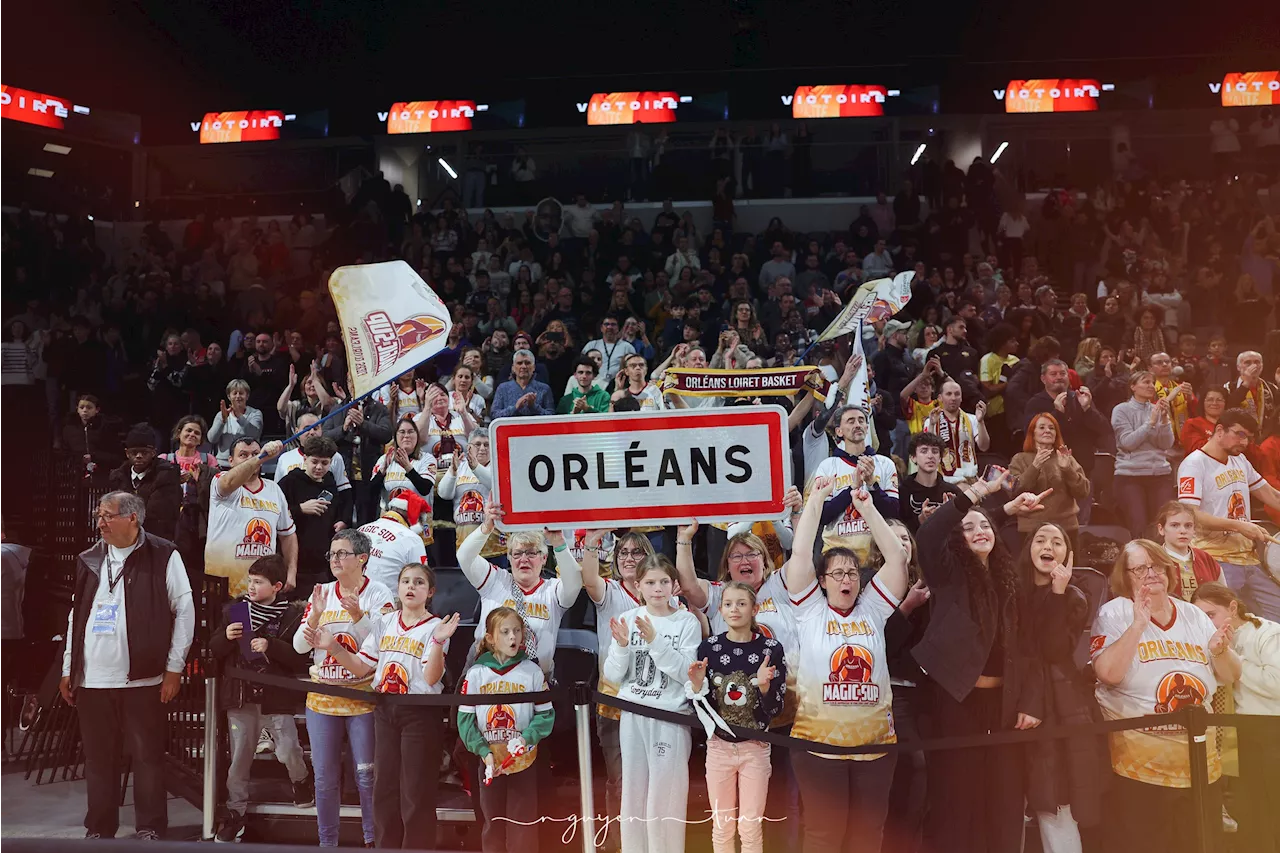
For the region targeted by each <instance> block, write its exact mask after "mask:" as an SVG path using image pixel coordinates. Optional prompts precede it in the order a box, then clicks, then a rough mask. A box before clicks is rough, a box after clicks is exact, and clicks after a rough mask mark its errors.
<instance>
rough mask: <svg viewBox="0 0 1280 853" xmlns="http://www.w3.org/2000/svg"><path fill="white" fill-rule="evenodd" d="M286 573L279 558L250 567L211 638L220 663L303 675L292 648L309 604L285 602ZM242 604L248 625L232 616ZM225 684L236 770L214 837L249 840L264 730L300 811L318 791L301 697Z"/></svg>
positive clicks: (303, 663)
mask: <svg viewBox="0 0 1280 853" xmlns="http://www.w3.org/2000/svg"><path fill="white" fill-rule="evenodd" d="M286 575H287V570H286V569H285V565H284V560H283V559H281V558H280V557H279V556H278V555H275V554H272V555H269V556H266V557H260V558H258V559H257V560H255V561H254V563H253V565H252V566H250V567H249V572H248V584H249V589H248V592H247V593H246V594H245V596H244V597H243V598H241V599H239V600H237V601H233V602H230V603H228V604H225V605H223V607H222V619H221V620H220V622H219V624H218V626H217V627H216V628H215V629H214V630H213V631H212V632H211V633H210V635H209V650H210V651H211V652H212V653H213V655H214V657H215V659H217V660H218V661H219V662H221V663H222V665H223V666H238V667H241V668H243V669H252V670H255V671H257V672H263V673H268V674H271V675H281V676H286V677H287V676H293V675H298V674H300V673H303V672H305V671H306V669H307V657H306V656H305V655H300V654H298V653H297V652H295V651H294V650H293V634H294V632H295V631H297V630H298V623H300V622H301V621H302V614H303V611H304V610H305V609H306V602H305V601H294V602H289V601H285V600H283V599H282V598H281V597H280V592H281V590H283V589H284V582H285V577H286ZM245 602H247V603H248V605H249V622H250V624H248V625H246V624H245V623H244V622H243V621H242V619H237V618H236V617H235V616H233V613H234V612H235V610H242V608H241V607H238V605H242V604H243V603H245ZM233 608H234V609H235V610H233ZM240 616H241V617H242V616H243V613H241V614H240ZM246 638H248V639H249V641H250V643H249V646H250V655H249V657H248V658H246V655H245V653H244V651H243V648H242V645H241V643H242V641H243V640H244V639H246ZM224 681H225V685H226V686H225V688H224V689H223V691H222V700H221V702H220V704H221V706H222V708H223V710H225V711H226V712H227V727H228V730H229V731H230V734H231V766H230V767H229V768H228V769H227V804H226V808H225V810H224V813H223V815H222V818H221V821H220V824H219V826H218V831H217V835H216V837H215V840H216V841H222V842H235V841H238V840H239V839H240V837H241V836H242V835H244V825H245V819H244V813H245V807H246V806H248V804H249V769H250V767H251V765H252V764H253V756H254V753H255V752H256V751H257V748H258V735H259V732H261V731H263V730H264V729H265V730H266V731H267V732H269V733H270V734H271V735H272V737H273V739H274V741H275V751H276V756H277V757H278V758H279V759H280V762H281V763H283V764H284V765H285V766H286V767H287V768H288V769H289V781H291V782H292V783H293V800H294V804H295V805H297V806H299V807H303V808H305V807H307V806H310V805H312V804H313V803H314V802H315V792H314V786H313V783H312V781H311V777H310V774H309V773H308V772H307V764H306V761H305V760H304V759H303V756H302V746H301V744H300V743H299V742H298V727H297V724H296V723H295V722H294V719H293V715H294V712H295V711H296V710H297V708H298V706H299V705H300V703H299V702H298V699H297V698H295V697H301V696H302V695H303V694H302V693H291V692H289V691H285V690H277V689H273V688H271V687H266V686H264V685H261V684H256V683H253V682H249V681H240V680H238V679H224Z"/></svg>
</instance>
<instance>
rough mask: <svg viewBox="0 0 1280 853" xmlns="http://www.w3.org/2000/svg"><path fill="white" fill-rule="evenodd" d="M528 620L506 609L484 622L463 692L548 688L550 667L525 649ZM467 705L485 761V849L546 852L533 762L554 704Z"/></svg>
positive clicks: (473, 742)
mask: <svg viewBox="0 0 1280 853" xmlns="http://www.w3.org/2000/svg"><path fill="white" fill-rule="evenodd" d="M523 647H524V620H522V619H521V618H520V614H519V613H517V612H516V610H515V609H514V608H512V607H498V608H495V609H494V610H493V611H492V612H490V613H489V617H488V618H487V619H485V621H484V639H483V640H481V641H480V647H479V656H478V657H477V658H476V662H475V665H474V666H472V667H471V669H469V670H467V677H466V679H465V680H464V681H463V682H462V688H461V689H460V690H459V691H458V692H459V693H461V694H463V695H476V696H484V695H485V694H497V693H529V692H538V691H542V690H546V689H547V681H546V678H545V677H544V676H543V674H542V669H541V668H540V667H539V666H538V665H537V664H536V663H534V662H533V661H531V660H530V659H529V658H528V657H526V656H525V653H524V652H523V651H522V650H521V649H523ZM498 701H500V702H502V703H503V704H498V705H492V704H491V705H459V706H458V734H459V735H460V736H461V737H462V742H463V744H464V745H465V746H466V747H467V749H468V751H470V752H473V753H475V754H476V755H478V756H479V757H480V759H481V762H482V763H481V765H480V773H479V775H478V776H477V779H484V787H482V788H481V789H480V808H481V810H482V811H483V812H484V829H483V830H481V835H480V844H481V848H482V849H483V850H484V851H485V853H506V851H508V850H520V851H522V852H523V851H529V853H537V850H538V816H539V813H538V774H537V773H536V772H529V773H526V772H523V771H526V770H529V769H530V768H532V767H533V762H534V759H536V758H537V755H538V742H539V741H540V740H542V739H543V738H545V737H546V736H547V735H549V734H550V733H551V727H552V724H553V723H554V722H555V711H554V710H553V709H552V707H551V703H550V702H539V703H537V704H536V705H535V704H533V703H530V702H523V703H516V704H511V700H510V698H508V697H502V698H501V699H499V700H498Z"/></svg>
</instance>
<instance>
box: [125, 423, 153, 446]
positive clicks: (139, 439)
mask: <svg viewBox="0 0 1280 853" xmlns="http://www.w3.org/2000/svg"><path fill="white" fill-rule="evenodd" d="M124 446H125V447H150V448H152V449H154V448H155V446H156V431H155V430H153V429H152V428H151V427H150V426H149V425H148V424H145V423H141V424H134V425H133V426H132V427H130V428H129V434H128V435H126V436H125V437H124Z"/></svg>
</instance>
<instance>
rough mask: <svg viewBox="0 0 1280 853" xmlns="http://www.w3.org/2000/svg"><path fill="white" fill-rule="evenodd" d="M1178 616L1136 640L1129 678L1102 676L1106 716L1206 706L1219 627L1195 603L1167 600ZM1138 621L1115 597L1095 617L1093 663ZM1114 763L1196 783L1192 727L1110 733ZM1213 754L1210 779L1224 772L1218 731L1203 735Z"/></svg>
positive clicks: (1157, 780)
mask: <svg viewBox="0 0 1280 853" xmlns="http://www.w3.org/2000/svg"><path fill="white" fill-rule="evenodd" d="M1169 600H1170V602H1171V603H1172V604H1173V616H1172V618H1171V619H1170V620H1169V624H1168V625H1160V624H1158V623H1157V622H1156V620H1155V619H1152V620H1151V623H1150V624H1149V625H1147V630H1145V631H1143V632H1142V637H1141V639H1140V640H1139V641H1138V653H1137V654H1136V655H1134V658H1133V660H1132V661H1131V662H1130V663H1129V669H1128V671H1127V672H1126V673H1125V676H1124V680H1123V681H1121V682H1120V683H1119V684H1117V685H1115V686H1114V687H1113V686H1111V685H1108V684H1103V683H1102V682H1101V681H1099V682H1098V686H1097V688H1096V689H1095V691H1094V693H1095V695H1096V696H1097V697H1098V705H1099V706H1101V708H1102V713H1103V716H1105V717H1106V718H1107V719H1108V720H1118V719H1122V718H1126V717H1142V716H1145V715H1147V714H1171V713H1173V712H1174V711H1177V710H1178V709H1179V708H1182V707H1185V706H1187V705H1208V704H1209V701H1210V699H1211V698H1212V697H1213V691H1214V690H1216V689H1217V687H1218V680H1217V678H1216V677H1215V676H1214V674H1213V665H1212V663H1211V662H1210V652H1209V639H1210V638H1211V637H1212V636H1213V634H1214V631H1215V628H1214V627H1213V623H1212V622H1210V621H1209V617H1208V616H1207V615H1205V612H1204V611H1203V610H1201V609H1200V608H1199V607H1196V606H1195V605H1194V604H1188V603H1187V602H1185V601H1180V600H1178V599H1176V598H1172V597H1171V598H1170V599H1169ZM1132 624H1133V602H1132V601H1130V600H1129V599H1127V598H1113V599H1111V600H1110V601H1108V602H1107V603H1106V604H1104V605H1102V607H1101V608H1099V610H1098V615H1097V616H1096V617H1095V618H1094V620H1093V640H1092V642H1091V643H1090V647H1089V650H1090V652H1091V653H1092V655H1093V659H1094V660H1095V661H1096V660H1097V659H1098V655H1100V654H1102V653H1103V652H1104V651H1106V649H1108V648H1109V647H1110V646H1111V645H1112V644H1113V643H1114V642H1116V641H1117V640H1119V639H1120V636H1121V635H1122V634H1123V633H1124V632H1125V631H1127V630H1128V629H1129V626H1130V625H1132ZM1110 738H1111V766H1112V769H1113V770H1114V771H1115V772H1116V774H1118V775H1120V776H1123V777H1125V778H1126V779H1134V780H1136V781H1138V782H1146V783H1148V784H1151V785H1163V786H1164V787H1166V788H1189V787H1191V766H1190V762H1189V760H1188V758H1187V732H1186V729H1184V728H1183V727H1182V726H1177V725H1169V726H1154V727H1152V728H1148V729H1127V730H1125V731H1120V732H1112V733H1111V736H1110ZM1205 742H1206V744H1207V747H1208V754H1209V781H1210V782H1216V781H1217V780H1218V777H1220V776H1221V775H1222V759H1221V757H1220V755H1219V753H1218V745H1217V738H1216V737H1215V736H1214V731H1213V729H1210V730H1209V736H1208V737H1207V738H1206V739H1205Z"/></svg>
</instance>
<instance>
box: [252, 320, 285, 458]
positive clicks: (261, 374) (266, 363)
mask: <svg viewBox="0 0 1280 853" xmlns="http://www.w3.org/2000/svg"><path fill="white" fill-rule="evenodd" d="M291 363H292V362H291V361H290V360H289V356H288V354H287V353H282V352H276V348H275V339H274V338H273V337H272V336H271V333H270V332H264V331H259V332H258V334H257V335H255V336H254V338H253V355H251V356H249V357H248V358H247V359H245V363H244V369H243V372H242V373H241V375H240V378H241V379H243V380H245V381H246V382H248V383H249V406H251V407H252V408H255V409H257V410H258V411H260V412H262V430H263V432H264V433H267V434H278V433H281V432H283V431H284V423H283V422H282V421H281V420H280V415H279V414H277V413H276V401H277V400H278V399H279V398H280V392H281V391H283V390H284V386H285V385H286V384H288V382H289V365H290V364H291Z"/></svg>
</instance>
